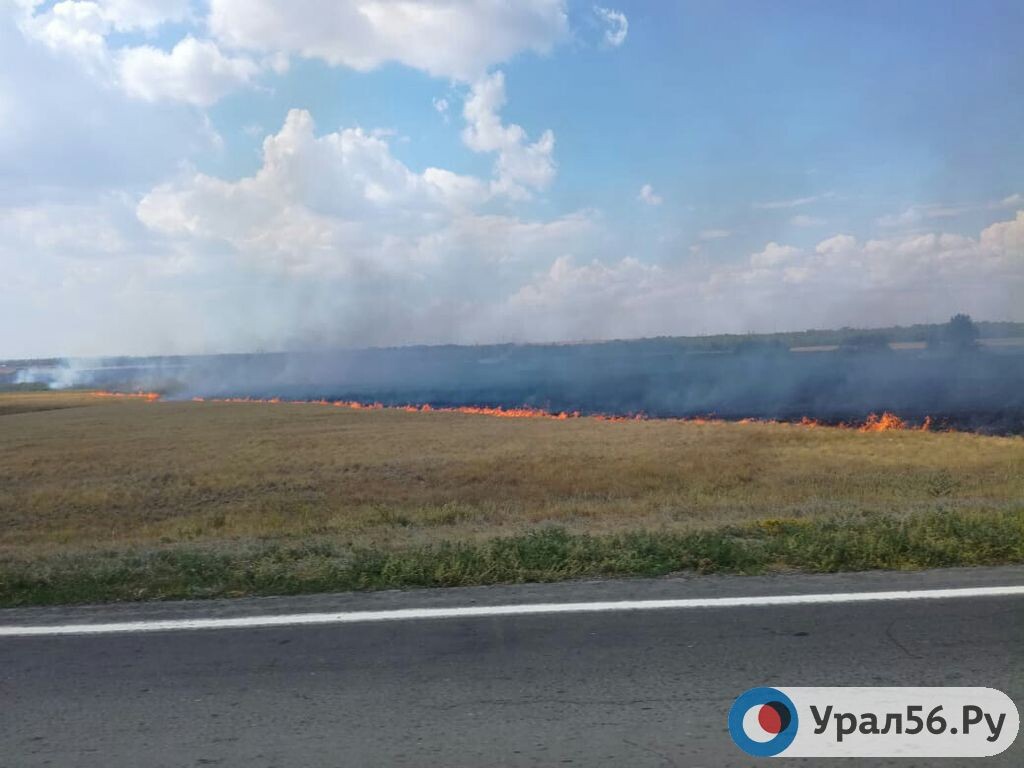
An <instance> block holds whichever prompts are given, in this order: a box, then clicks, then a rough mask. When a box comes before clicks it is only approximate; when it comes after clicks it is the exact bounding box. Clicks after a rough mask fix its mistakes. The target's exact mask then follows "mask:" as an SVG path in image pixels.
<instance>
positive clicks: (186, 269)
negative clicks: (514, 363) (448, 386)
mask: <svg viewBox="0 0 1024 768" xmlns="http://www.w3.org/2000/svg"><path fill="white" fill-rule="evenodd" d="M382 9H383V10H382ZM1022 27H1024V6H1022V5H1021V4H1020V3H1019V2H1010V1H1009V0H984V2H979V3H970V4H968V3H963V4H952V5H949V4H947V6H944V7H943V10H942V12H941V13H937V12H935V9H934V4H933V3H931V2H930V1H929V0H908V2H901V3H896V4H880V5H878V6H877V7H872V8H871V9H866V8H863V7H857V6H853V5H849V4H845V3H802V2H798V3H797V5H796V6H794V7H792V8H789V9H785V10H780V9H778V8H773V7H771V6H769V5H767V4H750V3H742V4H740V3H738V2H729V1H726V2H716V3H673V4H658V5H651V4H648V3H637V2H633V1H632V0H624V1H623V2H621V3H618V4H615V5H613V6H609V7H605V6H604V5H603V4H602V6H601V7H600V8H596V7H595V6H593V5H592V4H587V3H582V2H571V1H570V0H524V2H490V1H489V0H488V1H486V2H485V1H484V0H479V1H478V0H468V1H467V2H459V3H452V2H448V0H417V1H415V2H409V3H377V2H373V3H370V2H367V1H366V0H303V2H302V3H300V4H298V5H296V4H294V3H289V2H284V0H245V2H241V1H240V0H173V1H172V2H160V3H153V2H141V1H139V2H134V1H133V0H119V2H107V0H100V1H99V2H95V3H92V2H79V1H77V0H68V1H66V2H60V3H40V2H34V1H33V0H0V265H2V267H3V279H2V280H0V329H2V331H0V356H4V357H40V356H52V355H65V356H83V355H114V354H138V355H154V354H161V355H168V354H200V353H210V352H245V351H253V350H260V349H262V350H272V351H284V352H300V351H302V350H311V349H327V348H336V347H338V346H347V347H369V346H379V345H409V344H443V343H459V344H478V343H501V342H543V341H572V340H579V339H592V340H593V339H610V338H635V337H648V336H657V335H679V334H699V333H720V332H732V333H743V332H748V331H773V330H784V329H794V330H796V329H802V328H808V327H838V326H858V327H860V326H876V325H882V324H908V323H913V322H936V321H944V320H945V319H946V318H948V317H949V316H950V315H952V314H953V313H954V312H960V311H963V312H968V313H970V314H972V315H974V316H975V317H976V318H987V319H1008V320H1024V170H1022V169H1024V144H1022V142H1020V137H1019V126H1020V125H1022V124H1024V98H1022V97H1021V95H1020V94H1021V93H1024V89H1022V88H1021V82H1020V77H1021V73H1022V72H1024V49H1022V47H1021V46H1020V40H1019V30H1020V29H1021V28H1022ZM865 41H870V44H869V45H866V44H865ZM951 41H955V44H952V42H951ZM314 357H315V356H314ZM290 359H293V360H298V359H307V358H305V357H303V356H302V355H298V354H296V355H294V356H293V357H292V358H290ZM311 364H312V363H311ZM581 364H582V363H581ZM325 375H326V373H325ZM545 375H547V374H545ZM698 399H699V398H698Z"/></svg>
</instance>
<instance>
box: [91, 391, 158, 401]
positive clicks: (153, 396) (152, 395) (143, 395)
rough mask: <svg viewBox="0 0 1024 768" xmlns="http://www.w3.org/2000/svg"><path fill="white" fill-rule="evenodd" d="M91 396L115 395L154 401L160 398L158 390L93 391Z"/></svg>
mask: <svg viewBox="0 0 1024 768" xmlns="http://www.w3.org/2000/svg"><path fill="white" fill-rule="evenodd" d="M92 396H93V397H116V398H124V399H131V400H146V401H148V402H150V403H154V402H156V401H157V400H159V399H160V398H161V395H160V393H159V392H93V393H92Z"/></svg>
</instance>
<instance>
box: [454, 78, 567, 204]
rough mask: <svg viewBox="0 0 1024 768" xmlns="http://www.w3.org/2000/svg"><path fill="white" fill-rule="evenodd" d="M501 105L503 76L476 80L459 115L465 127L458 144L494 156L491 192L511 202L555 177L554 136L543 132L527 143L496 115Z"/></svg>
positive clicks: (520, 132)
mask: <svg viewBox="0 0 1024 768" xmlns="http://www.w3.org/2000/svg"><path fill="white" fill-rule="evenodd" d="M504 105H505V75H504V74H503V73H502V72H494V73H493V74H490V75H487V76H485V77H482V78H480V79H479V80H477V81H476V82H475V83H474V84H473V87H472V89H471V90H470V93H469V96H468V97H467V98H466V101H465V104H464V105H463V109H462V114H463V117H464V118H465V120H466V127H465V128H464V129H463V131H462V140H463V142H464V143H465V144H466V146H467V147H469V148H470V149H471V150H473V151H474V152H495V153H497V155H498V159H497V161H496V162H495V176H496V178H495V181H494V183H493V187H494V191H495V192H496V193H499V194H506V195H509V196H511V197H513V198H524V197H527V196H529V193H530V190H534V191H537V190H542V189H544V188H546V187H547V186H548V184H550V183H551V181H552V179H553V178H554V176H555V161H554V157H553V154H554V149H555V134H554V133H553V132H552V131H550V130H546V131H544V132H543V133H542V134H541V136H540V138H539V139H537V140H536V141H535V142H532V143H531V142H530V141H529V139H528V138H527V136H526V131H525V130H523V128H522V126H519V125H516V124H515V123H510V124H505V123H503V122H502V120H501V115H500V111H501V108H502V107H503V106H504Z"/></svg>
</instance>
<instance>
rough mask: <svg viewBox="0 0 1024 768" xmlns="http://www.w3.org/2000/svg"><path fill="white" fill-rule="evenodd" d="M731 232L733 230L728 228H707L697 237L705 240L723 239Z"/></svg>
mask: <svg viewBox="0 0 1024 768" xmlns="http://www.w3.org/2000/svg"><path fill="white" fill-rule="evenodd" d="M731 234H732V232H730V231H729V230H728V229H705V230H703V231H702V232H701V233H700V234H699V235H697V239H698V240H705V241H707V240H722V239H724V238H726V237H729V235H731Z"/></svg>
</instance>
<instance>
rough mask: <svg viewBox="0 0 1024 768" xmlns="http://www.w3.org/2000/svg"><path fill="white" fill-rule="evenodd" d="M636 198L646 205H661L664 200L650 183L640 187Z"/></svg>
mask: <svg viewBox="0 0 1024 768" xmlns="http://www.w3.org/2000/svg"><path fill="white" fill-rule="evenodd" d="M636 199H637V200H639V201H640V202H641V203H646V204H647V205H661V204H662V203H663V202H664V200H663V199H662V197H661V195H659V194H657V193H655V191H654V187H652V186H651V185H650V184H644V185H643V186H642V187H640V192H639V193H638V194H637V196H636Z"/></svg>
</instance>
